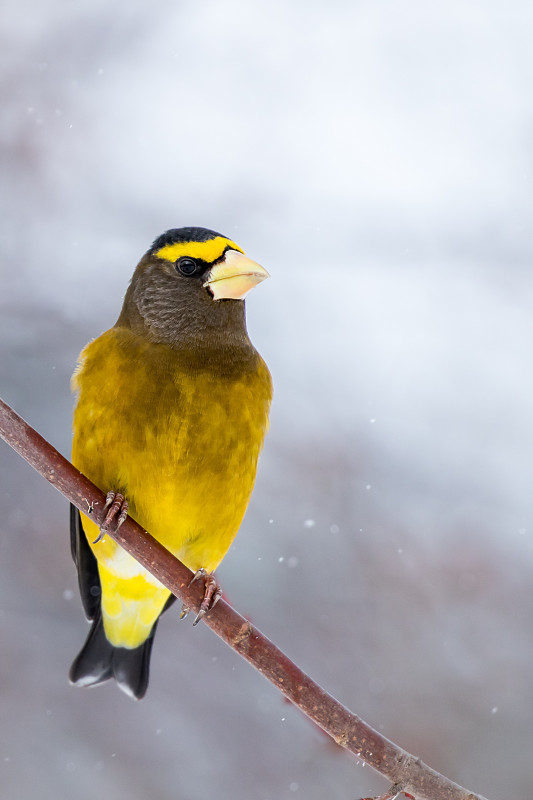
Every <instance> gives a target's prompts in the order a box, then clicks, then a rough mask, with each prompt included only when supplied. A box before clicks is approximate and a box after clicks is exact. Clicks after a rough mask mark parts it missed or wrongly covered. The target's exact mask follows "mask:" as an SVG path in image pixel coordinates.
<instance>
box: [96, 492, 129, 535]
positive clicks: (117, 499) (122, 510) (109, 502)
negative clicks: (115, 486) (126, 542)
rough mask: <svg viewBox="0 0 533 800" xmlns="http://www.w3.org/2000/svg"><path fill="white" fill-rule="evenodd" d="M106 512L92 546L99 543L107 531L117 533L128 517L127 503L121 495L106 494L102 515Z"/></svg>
mask: <svg viewBox="0 0 533 800" xmlns="http://www.w3.org/2000/svg"><path fill="white" fill-rule="evenodd" d="M106 511H107V514H106V516H105V519H104V521H103V522H102V524H101V525H100V533H99V534H98V536H97V537H96V539H95V540H94V542H93V544H97V543H98V542H101V541H102V539H103V538H104V536H105V535H106V533H107V532H108V531H109V530H115V531H118V529H119V528H120V526H121V525H122V523H123V522H124V521H125V519H126V517H127V516H128V501H127V500H126V498H125V497H124V495H123V494H120V493H118V492H108V493H107V497H106V499H105V506H104V513H105V512H106Z"/></svg>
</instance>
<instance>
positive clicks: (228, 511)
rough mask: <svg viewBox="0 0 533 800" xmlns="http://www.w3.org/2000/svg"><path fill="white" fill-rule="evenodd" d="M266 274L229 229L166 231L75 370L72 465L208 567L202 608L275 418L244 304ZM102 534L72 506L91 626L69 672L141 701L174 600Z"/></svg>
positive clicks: (115, 507)
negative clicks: (159, 630)
mask: <svg viewBox="0 0 533 800" xmlns="http://www.w3.org/2000/svg"><path fill="white" fill-rule="evenodd" d="M267 277H268V273H267V271H266V270H265V269H264V268H263V267H261V266H260V265H259V264H256V263H255V262H254V261H251V260H250V259H249V258H247V257H246V256H245V255H244V252H243V251H242V250H241V248H240V247H239V246H238V245H236V244H235V242H233V241H231V240H230V239H228V238H227V237H226V236H222V235H221V234H219V233H216V232H215V231H211V230H207V229H205V228H176V229H172V230H169V231H167V232H166V233H164V234H163V235H162V236H160V237H159V238H157V239H156V240H155V242H154V243H153V245H152V247H151V248H150V249H149V250H148V252H147V253H146V254H145V255H144V256H143V258H142V259H141V261H140V263H139V264H138V266H137V268H136V269H135V272H134V274H133V277H132V280H131V283H130V285H129V287H128V290H127V292H126V296H125V298H124V304H123V307H122V311H121V312H120V316H119V318H118V320H117V322H116V324H115V326H114V327H113V328H111V329H110V330H108V331H106V332H105V333H103V334H102V335H101V336H99V337H98V338H97V339H95V340H94V341H92V342H91V343H90V344H88V345H87V346H86V347H85V349H84V350H83V351H82V353H81V355H80V359H79V364H78V367H77V369H76V371H75V373H74V376H73V379H72V383H73V388H74V390H75V391H76V392H77V394H78V401H77V404H76V408H75V411H74V425H73V427H74V441H73V447H72V461H73V463H74V465H75V466H76V467H77V468H78V469H79V470H81V472H83V473H85V474H86V475H87V476H88V477H89V478H90V479H91V480H92V481H93V482H94V483H95V484H96V485H97V486H98V487H99V488H100V489H102V490H103V491H104V492H110V494H109V495H108V500H109V503H110V504H111V503H112V501H113V500H115V502H114V503H112V512H111V515H108V516H109V517H110V518H111V516H112V515H113V513H115V512H117V515H118V513H119V512H120V513H121V512H124V514H123V516H125V512H126V510H127V509H128V507H129V513H130V514H131V516H132V517H133V518H134V519H136V520H137V522H138V523H139V524H140V525H141V526H142V527H143V528H145V529H146V530H147V531H149V532H150V533H151V534H152V536H154V537H155V538H156V539H157V540H158V541H159V542H161V543H162V544H163V545H164V546H165V547H166V548H167V549H168V550H170V551H171V552H172V553H174V555H176V556H177V557H178V558H179V559H180V560H181V561H182V562H183V563H184V564H186V565H187V566H188V567H189V568H190V569H191V570H193V572H195V573H196V572H199V571H200V570H205V573H206V574H207V580H206V595H205V600H204V604H203V609H204V610H205V609H207V608H209V603H210V602H211V603H212V601H213V599H215V600H216V596H217V593H218V590H217V587H216V583H215V582H214V580H213V579H212V578H210V575H211V573H212V572H213V571H214V570H215V569H216V567H217V566H218V565H219V564H220V562H221V561H222V559H223V558H224V556H225V554H226V553H227V551H228V548H229V547H230V545H231V543H232V541H233V539H234V537H235V535H236V533H237V531H238V529H239V526H240V524H241V521H242V518H243V516H244V513H245V511H246V507H247V505H248V502H249V500H250V495H251V493H252V489H253V485H254V481H255V473H256V467H257V459H258V456H259V452H260V450H261V448H262V445H263V439H264V436H265V433H266V431H267V428H268V412H269V408H270V402H271V399H272V381H271V377H270V373H269V371H268V368H267V366H266V364H265V362H264V361H263V359H262V358H261V356H260V355H259V353H258V352H257V351H256V350H255V348H254V347H253V345H252V343H251V342H250V339H249V338H248V334H247V331H246V319H245V308H244V297H245V295H246V294H247V293H248V292H249V291H250V290H251V289H252V288H253V287H254V286H256V285H257V284H258V283H260V282H261V281H262V280H264V279H265V278H267ZM123 498H125V500H124V501H123ZM117 515H116V516H117ZM119 521H120V517H119V519H118V520H115V522H116V523H117V524H119ZM104 534H105V526H104V527H103V529H102V530H101V531H99V529H98V527H97V525H96V524H95V523H94V522H93V521H92V520H91V519H90V518H89V517H88V516H86V515H80V514H79V513H78V511H77V510H76V509H75V508H72V509H71V546H72V555H73V558H74V561H75V563H76V566H77V569H78V578H79V586H80V593H81V596H82V601H83V605H84V609H85V612H86V615H87V617H88V619H90V620H92V626H91V630H90V632H89V636H88V638H87V641H86V642H85V645H84V647H83V648H82V650H81V652H80V654H79V655H78V657H77V658H76V660H75V661H74V663H73V665H72V667H71V670H70V679H71V681H72V683H75V684H77V685H79V686H90V685H93V684H97V683H101V682H102V681H105V680H107V679H108V678H113V677H114V678H115V679H116V681H117V682H118V685H119V686H120V688H121V689H123V690H124V691H125V692H126V693H127V694H129V695H131V696H132V697H135V698H141V697H142V696H143V695H144V693H145V691H146V688H147V685H148V675H149V663H150V651H151V647H152V641H153V635H154V632H155V628H156V624H157V620H158V617H159V615H160V614H161V613H162V611H163V610H164V609H165V607H166V606H167V605H168V604H169V603H170V602H171V601H172V600H173V599H174V598H173V597H172V596H171V594H170V592H169V591H168V590H167V589H166V588H165V587H164V586H163V585H162V584H161V583H160V582H159V581H158V580H156V578H153V577H152V576H151V575H150V573H149V572H147V570H146V569H144V567H142V566H141V565H140V564H139V563H138V562H137V561H136V560H135V559H134V558H133V557H132V556H130V555H129V554H128V553H126V552H125V550H123V549H122V548H121V547H120V546H119V545H117V544H115V542H114V541H113V540H112V539H111V538H110V537H109V536H105V535H104ZM199 574H200V573H199Z"/></svg>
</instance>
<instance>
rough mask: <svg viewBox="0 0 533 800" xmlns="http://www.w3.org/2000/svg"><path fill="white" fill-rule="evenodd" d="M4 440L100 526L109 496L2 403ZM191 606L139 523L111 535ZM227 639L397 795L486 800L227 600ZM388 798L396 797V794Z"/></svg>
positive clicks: (218, 624) (173, 562)
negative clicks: (342, 696) (344, 698)
mask: <svg viewBox="0 0 533 800" xmlns="http://www.w3.org/2000/svg"><path fill="white" fill-rule="evenodd" d="M0 436H1V437H2V438H3V439H4V440H5V441H6V442H7V443H8V444H9V445H10V446H11V447H12V448H13V449H14V450H16V451H17V452H18V453H19V454H20V455H21V456H22V457H23V458H24V459H26V461H27V462H28V463H29V464H31V466H32V467H34V468H35V469H36V470H37V472H40V473H41V475H43V476H44V477H45V478H46V479H47V480H48V481H49V482H50V483H51V484H52V485H53V486H55V488H56V489H58V490H59V491H60V492H61V493H62V494H63V495H64V496H65V497H66V498H67V499H68V500H70V502H71V503H73V504H74V505H75V506H77V507H78V508H79V509H80V511H83V512H85V513H86V514H87V513H90V514H91V518H92V519H93V520H94V521H95V522H96V523H97V524H100V523H101V522H102V519H103V514H102V511H103V508H104V502H105V496H104V494H103V493H102V492H101V491H100V490H99V489H97V488H96V486H94V484H92V483H91V482H90V481H89V480H88V479H87V478H86V477H85V476H84V475H82V474H81V472H79V471H78V470H77V469H75V468H74V467H73V466H72V464H71V463H70V462H69V461H67V460H66V459H65V458H64V457H63V456H62V455H61V454H60V453H58V451H57V450H56V449H55V448H54V447H52V445H50V444H49V443H48V442H47V441H46V440H45V439H43V438H42V436H40V435H39V434H38V433H37V431H35V430H34V429H33V428H32V427H30V426H29V425H28V424H27V423H26V422H24V420H23V419H22V418H21V417H19V416H18V414H16V413H15V412H14V411H13V409H11V408H10V407H9V406H8V405H6V403H4V402H3V401H2V400H0ZM106 535H110V536H112V538H113V539H114V540H115V541H117V542H118V543H119V544H120V545H121V546H122V547H123V548H124V549H125V550H127V551H128V552H129V553H131V555H132V556H134V557H135V558H136V559H137V561H139V562H140V563H141V564H142V565H143V566H144V567H146V569H148V570H149V571H150V572H151V573H152V575H155V577H156V578H158V579H159V580H160V581H161V583H163V584H165V586H167V587H168V589H170V591H171V592H172V593H173V594H175V595H176V596H177V597H179V598H180V600H182V601H183V602H184V603H185V604H186V605H187V606H189V607H191V608H194V609H198V607H199V605H200V602H201V594H202V591H201V588H200V587H199V586H197V585H196V584H193V585H192V586H191V587H189V582H190V580H191V577H192V573H191V572H190V571H189V570H188V569H187V568H186V567H185V566H184V565H183V564H182V563H181V562H180V561H178V559H176V558H175V557H174V556H173V555H172V554H171V553H169V551H168V550H166V549H165V548H164V547H163V546H162V545H161V544H159V542H157V541H156V540H155V539H154V538H153V537H152V536H150V534H149V533H147V532H146V531H144V530H143V529H142V528H141V527H140V526H139V525H138V524H137V523H136V522H135V521H134V520H133V519H132V518H131V517H128V518H127V519H126V521H125V523H124V524H123V525H122V527H121V528H119V530H118V532H116V533H112V532H109V534H106ZM205 624H206V625H208V627H210V628H211V629H212V630H213V631H214V632H215V633H216V634H217V636H219V637H220V638H221V639H223V640H224V641H225V642H226V643H227V644H228V645H229V646H230V647H232V648H233V649H234V650H236V651H237V652H238V653H239V654H240V655H241V656H242V657H243V658H245V659H246V661H248V662H249V663H250V664H252V666H254V667H255V668H256V669H257V670H259V672H261V673H262V674H263V675H264V676H265V678H267V679H268V680H269V681H270V682H271V683H273V684H274V686H276V687H277V688H278V689H279V690H280V691H281V692H282V693H283V694H284V695H285V697H287V698H288V699H289V700H290V701H291V702H292V703H294V705H296V706H298V708H300V709H301V710H302V711H303V712H304V714H306V715H307V716H308V717H309V718H310V719H312V720H313V721H314V722H316V724H317V725H319V726H320V727H321V728H323V730H324V731H325V732H326V733H328V734H329V735H330V736H331V738H332V739H333V740H334V741H335V742H337V744H339V745H340V746H341V747H344V748H346V750H349V751H350V752H351V753H352V754H354V755H355V756H357V758H358V759H360V760H361V761H363V762H364V763H366V764H369V765H370V766H372V767H373V768H374V769H375V770H376V771H377V772H379V773H381V775H383V776H384V777H385V778H388V779H389V780H390V781H391V783H392V784H393V787H392V788H391V792H392V791H394V793H398V792H408V793H410V794H412V795H414V796H415V797H416V798H417V800H484V798H482V797H481V796H480V795H476V794H473V793H472V792H468V791H467V790H466V789H463V788H462V787H461V786H458V785H457V784H456V783H453V782H452V781H450V780H448V779H447V778H445V777H444V776H443V775H440V774H439V773H437V772H435V771H434V770H432V769H431V768H430V767H428V766H427V765H426V764H424V763H423V762H422V761H421V760H420V759H419V758H415V757H414V756H412V755H410V754H409V753H407V752H406V751H405V750H402V749H401V748H400V747H398V746H397V745H395V744H394V743H393V742H391V741H389V740H388V739H386V738H385V737H384V736H382V735H381V734H380V733H378V732H377V731H375V730H374V729H373V728H371V727H370V725H367V723H366V722H364V721H363V720H362V719H360V718H359V717H358V716H357V715H356V714H353V713H352V712H351V711H349V710H348V709H347V708H345V707H344V706H343V705H341V703H339V702H338V701H337V700H335V698H333V697H332V696H331V695H329V694H328V693H327V692H325V691H324V689H322V688H321V687H320V686H318V684H316V683H314V681H312V680H311V678H309V677H308V676H307V675H306V674H305V673H304V672H302V670H300V669H299V668H298V667H297V666H296V664H294V663H293V662H292V661H290V659H289V658H287V656H286V655H285V654H284V653H282V652H281V650H278V648H277V647H276V646H275V645H274V644H273V643H272V642H271V641H269V640H268V639H267V638H266V636H263V634H262V633H261V632H260V631H258V630H257V628H255V627H254V626H253V625H251V624H250V623H249V622H248V621H247V620H246V619H245V618H244V617H241V615H240V614H238V613H237V612H236V611H235V610H234V609H233V608H232V607H231V606H229V605H228V604H227V603H226V602H225V601H223V600H221V601H220V602H219V603H218V604H217V606H216V607H215V608H214V609H212V611H210V612H209V614H208V615H207V616H206V617H205ZM388 796H391V797H392V796H393V795H392V794H391V793H390V792H389V793H388Z"/></svg>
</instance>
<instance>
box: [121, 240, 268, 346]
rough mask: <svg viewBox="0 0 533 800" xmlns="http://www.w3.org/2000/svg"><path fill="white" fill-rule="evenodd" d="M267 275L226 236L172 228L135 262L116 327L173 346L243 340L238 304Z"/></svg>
mask: <svg viewBox="0 0 533 800" xmlns="http://www.w3.org/2000/svg"><path fill="white" fill-rule="evenodd" d="M268 277H269V275H268V272H267V271H266V269H264V267H262V266H260V265H259V264H257V263H256V262H255V261H252V260H251V259H249V258H248V257H247V256H246V255H245V254H244V252H243V250H242V249H241V248H240V247H239V246H238V245H237V244H235V242H233V241H232V240H231V239H228V238H227V237H226V236H223V235H222V234H220V233H217V232H216V231H211V230H208V229H206V228H173V229H171V230H169V231H167V232H166V233H163V234H162V235H161V236H159V237H158V238H157V239H156V240H155V241H154V243H153V244H152V246H151V247H150V249H149V250H148V251H147V253H145V255H144V256H143V258H142V259H141V261H140V262H139V264H138V266H137V268H136V270H135V272H134V274H133V277H132V280H131V284H130V286H129V288H128V291H127V293H126V297H125V299H124V306H123V308H122V312H121V314H120V317H119V319H118V321H117V325H126V326H127V327H130V328H132V329H133V330H135V331H136V332H138V333H142V334H143V335H146V336H147V337H148V338H149V339H150V340H151V341H156V342H162V343H165V344H171V345H174V346H177V345H183V344H187V343H189V342H192V343H195V342H198V341H200V342H201V341H206V340H208V339H209V338H212V337H213V336H215V337H216V336H218V337H223V338H225V339H227V340H228V339H231V338H233V339H235V338H237V339H238V338H239V337H241V338H242V337H246V325H245V316H244V303H243V302H242V301H243V300H244V298H245V296H246V295H247V294H248V292H250V291H251V289H253V288H254V286H257V284H258V283H260V282H261V281H263V280H265V278H268Z"/></svg>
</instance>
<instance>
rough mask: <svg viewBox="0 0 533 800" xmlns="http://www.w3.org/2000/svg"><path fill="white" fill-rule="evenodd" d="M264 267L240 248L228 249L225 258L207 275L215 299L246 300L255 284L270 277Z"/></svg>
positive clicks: (208, 284) (207, 284)
mask: <svg viewBox="0 0 533 800" xmlns="http://www.w3.org/2000/svg"><path fill="white" fill-rule="evenodd" d="M269 277H270V275H269V274H268V272H267V271H266V269H265V268H264V267H262V266H261V265H260V264H256V262H255V261H252V260H251V259H250V258H247V257H246V256H245V255H244V253H239V251H238V250H226V253H225V255H224V259H223V260H222V261H219V262H218V264H215V265H214V267H213V268H212V269H211V270H209V272H208V273H207V276H206V281H205V283H204V286H209V288H210V290H211V292H212V294H213V297H214V299H215V300H244V298H245V297H246V295H247V294H248V292H250V291H251V290H252V289H253V288H254V286H257V284H258V283H261V281H264V280H265V278H269Z"/></svg>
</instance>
